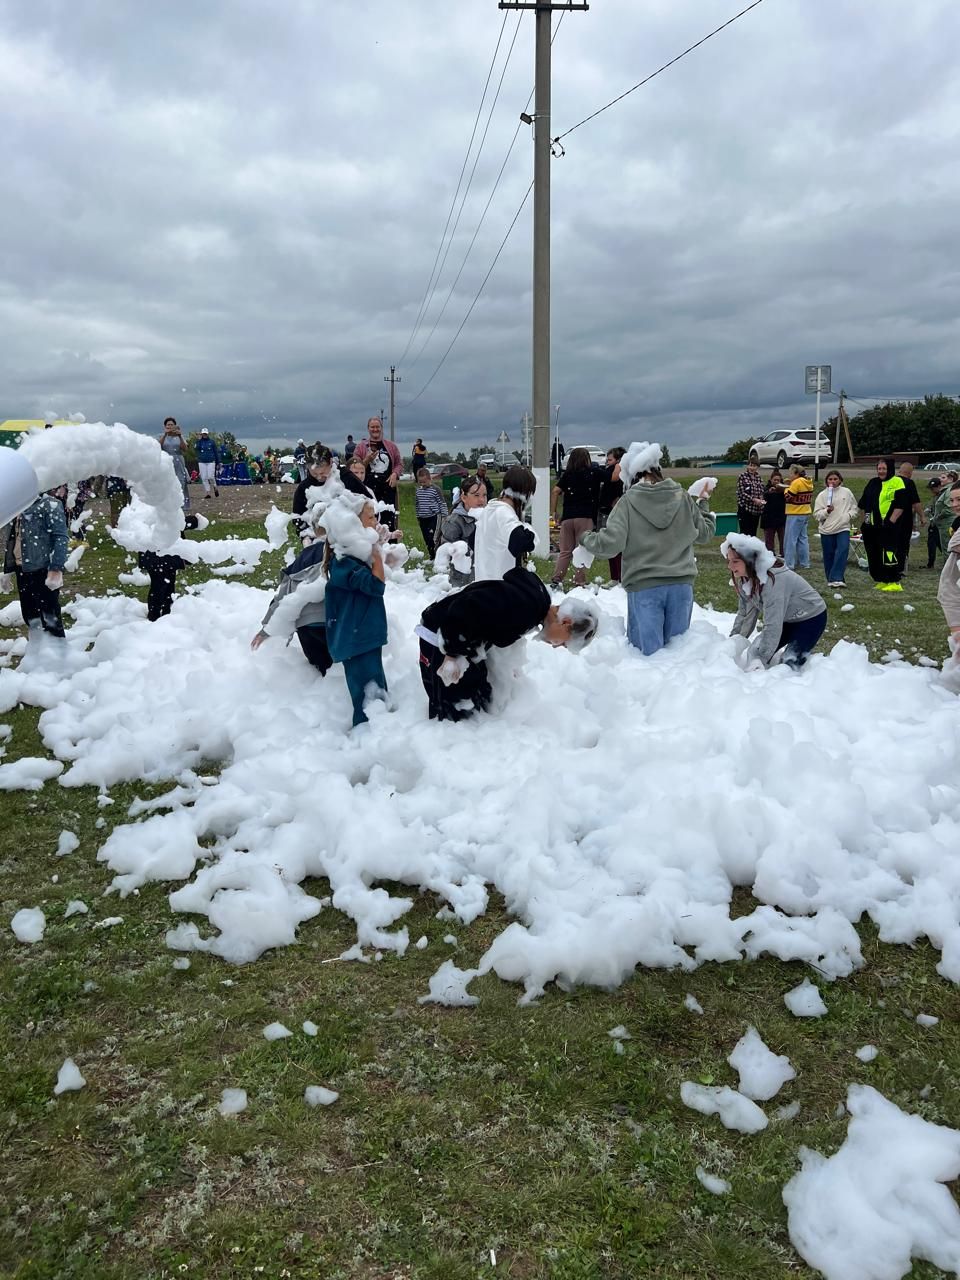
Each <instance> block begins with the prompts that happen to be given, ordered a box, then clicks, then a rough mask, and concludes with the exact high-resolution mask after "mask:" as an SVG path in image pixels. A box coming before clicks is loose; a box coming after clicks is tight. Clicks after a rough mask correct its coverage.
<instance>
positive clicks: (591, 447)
mask: <svg viewBox="0 0 960 1280" xmlns="http://www.w3.org/2000/svg"><path fill="white" fill-rule="evenodd" d="M574 449H586V451H587V453H589V455H590V461H591V462H592V463H593V465H594V466H595V467H605V466H606V465H607V451H606V449H598V448H597V446H596V445H595V444H575V445H571V447H570V448H569V449H568V450H567V452H566V453H565V454H564V458H563V465H564V466H566V465H567V459H568V458H569V457H570V455H571V453H573V451H574Z"/></svg>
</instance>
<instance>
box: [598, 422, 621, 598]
mask: <svg viewBox="0 0 960 1280" xmlns="http://www.w3.org/2000/svg"><path fill="white" fill-rule="evenodd" d="M625 453H626V449H624V448H623V446H622V445H619V444H618V445H614V447H613V448H612V449H608V450H607V462H606V465H605V467H604V468H603V479H602V480H601V481H600V496H599V498H598V499H597V528H598V529H605V528H606V527H607V521H608V520H609V519H610V513H611V512H612V511H613V508H614V507H615V506H616V505H617V503H618V502H619V501H620V499H621V498H622V497H623V481H622V480H621V479H620V459H621V458H622V457H623V455H624V454H625ZM607 564H608V565H609V566H610V581H611V582H619V581H620V569H621V565H622V564H623V555H622V553H621V554H620V555H616V556H612V557H611V559H609V560H608V561H607Z"/></svg>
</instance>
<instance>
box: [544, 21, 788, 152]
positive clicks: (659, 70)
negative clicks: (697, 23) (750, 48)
mask: <svg viewBox="0 0 960 1280" xmlns="http://www.w3.org/2000/svg"><path fill="white" fill-rule="evenodd" d="M762 3H763V0H753V4H748V5H747V7H746V8H745V9H741V10H740V12H739V13H735V14H734V15H733V17H732V18H728V19H727V20H726V22H722V23H721V24H720V26H719V27H715V28H714V29H713V31H709V32H708V33H707V34H706V35H705V36H702V37H701V38H700V39H699V40H698V41H697V42H696V44H692V45H690V47H689V48H687V49H684V51H683V53H678V54H677V56H676V57H675V58H671V59H670V61H669V62H665V63H664V64H663V66H662V67H657V69H656V71H651V73H650V74H649V75H648V76H645V77H644V78H643V79H642V80H641V81H639V82H638V83H637V84H635V85H633V87H632V88H630V89H627V90H626V91H625V92H624V93H621V94H620V95H619V96H618V97H616V98H613V99H612V100H611V101H610V102H608V103H606V105H605V106H602V107H598V108H597V110H596V111H592V112H591V113H590V115H588V116H584V118H583V119H582V120H578V121H577V123H576V124H572V125H571V126H570V128H569V129H566V130H565V131H564V132H563V133H558V134H557V136H556V137H555V138H554V139H553V141H554V142H559V141H560V139H561V138H566V137H567V136H568V135H569V134H571V133H573V131H574V130H575V129H579V128H581V127H582V126H583V125H585V124H587V122H588V121H590V120H595V119H596V118H597V116H599V115H602V114H603V112H604V111H609V110H610V108H611V107H615V106H616V105H617V103H618V102H622V101H623V100H624V98H626V97H629V95H630V94H631V93H635V92H636V91H637V89H642V88H643V86H644V85H645V84H649V83H650V81H651V80H653V79H655V78H656V77H657V76H658V75H660V74H661V73H662V72H664V71H666V70H668V69H669V68H670V67H673V66H676V64H677V63H678V62H679V61H680V60H681V59H682V58H685V57H686V56H687V54H688V53H693V51H694V49H699V48H700V46H701V45H702V44H706V42H707V41H708V40H712V39H713V37H714V36H717V35H719V34H720V32H721V31H725V30H726V28H727V27H729V26H732V25H733V23H734V22H736V21H737V19H738V18H742V17H743V16H744V14H745V13H749V12H750V10H751V9H756V7H757V5H760V4H762Z"/></svg>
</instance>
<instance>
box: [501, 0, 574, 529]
mask: <svg viewBox="0 0 960 1280" xmlns="http://www.w3.org/2000/svg"><path fill="white" fill-rule="evenodd" d="M497 7H498V8H500V9H534V10H535V11H536V14H537V54H536V99H535V102H534V116H533V146H534V151H533V474H534V475H535V476H536V478H537V492H536V495H535V497H534V501H533V524H534V528H535V530H536V532H537V537H538V539H539V542H540V547H541V550H542V551H543V552H544V553H546V550H547V548H548V547H549V545H550V543H549V537H550V533H549V516H550V71H551V58H550V53H551V46H550V36H551V26H552V23H553V11H554V9H589V7H590V6H589V4H585V3H574V2H573V0H499V3H498V6H497ZM528 123H529V121H528Z"/></svg>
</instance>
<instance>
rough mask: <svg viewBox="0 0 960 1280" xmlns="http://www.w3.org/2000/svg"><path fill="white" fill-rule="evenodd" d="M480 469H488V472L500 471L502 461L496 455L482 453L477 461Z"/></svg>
mask: <svg viewBox="0 0 960 1280" xmlns="http://www.w3.org/2000/svg"><path fill="white" fill-rule="evenodd" d="M477 466H478V467H486V468H487V470H488V471H499V470H500V459H499V458H498V457H497V455H496V454H495V453H481V455H480V457H479V458H478V459H477Z"/></svg>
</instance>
